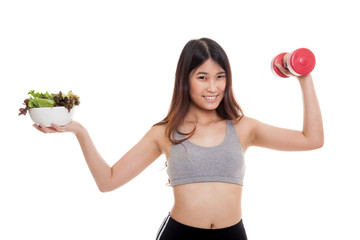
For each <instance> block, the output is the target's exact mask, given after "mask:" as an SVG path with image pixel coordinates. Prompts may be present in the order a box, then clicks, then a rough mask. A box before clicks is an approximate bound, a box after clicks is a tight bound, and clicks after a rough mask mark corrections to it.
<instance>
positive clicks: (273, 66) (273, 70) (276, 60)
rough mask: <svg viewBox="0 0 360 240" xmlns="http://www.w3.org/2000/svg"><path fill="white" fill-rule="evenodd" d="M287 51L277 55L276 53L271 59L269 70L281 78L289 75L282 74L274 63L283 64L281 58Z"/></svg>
mask: <svg viewBox="0 0 360 240" xmlns="http://www.w3.org/2000/svg"><path fill="white" fill-rule="evenodd" d="M286 54H287V53H286V52H284V53H280V54H279V55H277V56H276V57H274V58H273V60H272V61H271V70H272V72H273V73H274V74H275V75H276V76H279V77H282V78H288V77H289V76H286V75H285V74H283V73H282V72H281V71H280V70H279V69H278V68H277V67H276V66H275V63H279V64H281V65H283V58H284V56H285V55H286Z"/></svg>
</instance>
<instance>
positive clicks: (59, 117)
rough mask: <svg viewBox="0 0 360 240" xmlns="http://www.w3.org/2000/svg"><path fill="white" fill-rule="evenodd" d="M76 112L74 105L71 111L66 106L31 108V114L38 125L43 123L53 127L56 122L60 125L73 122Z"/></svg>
mask: <svg viewBox="0 0 360 240" xmlns="http://www.w3.org/2000/svg"><path fill="white" fill-rule="evenodd" d="M74 112H75V107H73V108H72V109H71V110H70V112H69V111H68V110H67V108H65V107H52V108H51V107H43V108H30V109H29V115H30V117H31V119H32V120H33V121H34V123H35V124H36V125H39V124H42V125H44V126H45V127H51V124H52V123H54V124H56V125H59V126H63V125H67V124H69V123H70V122H71V120H72V118H73V115H74Z"/></svg>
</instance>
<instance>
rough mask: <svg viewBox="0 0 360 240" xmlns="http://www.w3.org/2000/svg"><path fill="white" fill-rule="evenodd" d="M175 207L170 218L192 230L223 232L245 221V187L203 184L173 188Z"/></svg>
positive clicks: (218, 183) (225, 184)
mask: <svg viewBox="0 0 360 240" xmlns="http://www.w3.org/2000/svg"><path fill="white" fill-rule="evenodd" d="M173 191H174V199H175V202H174V206H173V208H172V210H171V212H170V216H171V217H172V218H173V219H174V220H176V221H178V222H180V223H182V224H184V225H188V226H192V227H197V228H204V229H219V228H226V227H230V226H233V225H235V224H237V223H238V222H239V221H240V220H241V217H242V215H241V193H242V186H241V185H238V184H232V183H223V182H202V183H191V184H184V185H178V186H175V187H173Z"/></svg>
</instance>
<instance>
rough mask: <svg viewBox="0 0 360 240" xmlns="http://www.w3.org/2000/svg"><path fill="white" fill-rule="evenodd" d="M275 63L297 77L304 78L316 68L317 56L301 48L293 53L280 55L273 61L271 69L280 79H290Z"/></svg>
mask: <svg viewBox="0 0 360 240" xmlns="http://www.w3.org/2000/svg"><path fill="white" fill-rule="evenodd" d="M275 63H279V64H281V65H282V66H283V67H284V68H286V69H288V70H289V71H290V72H291V73H292V74H294V75H295V76H303V75H306V74H309V73H311V71H312V70H313V69H314V67H315V56H314V54H313V53H312V52H311V51H310V50H309V49H307V48H299V49H297V50H295V51H293V52H291V53H287V52H284V53H280V54H279V55H277V56H276V57H274V58H273V60H272V61H271V69H272V71H273V73H274V74H275V75H276V76H278V77H283V78H288V77H289V76H287V75H285V74H284V73H282V72H281V71H280V70H279V69H278V68H277V67H276V66H275Z"/></svg>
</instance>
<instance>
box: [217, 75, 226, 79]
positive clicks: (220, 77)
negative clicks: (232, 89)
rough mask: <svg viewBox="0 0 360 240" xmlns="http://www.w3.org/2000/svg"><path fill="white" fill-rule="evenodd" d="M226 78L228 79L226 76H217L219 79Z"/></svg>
mask: <svg viewBox="0 0 360 240" xmlns="http://www.w3.org/2000/svg"><path fill="white" fill-rule="evenodd" d="M225 77H226V76H225V75H218V76H217V78H218V79H223V78H225Z"/></svg>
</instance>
